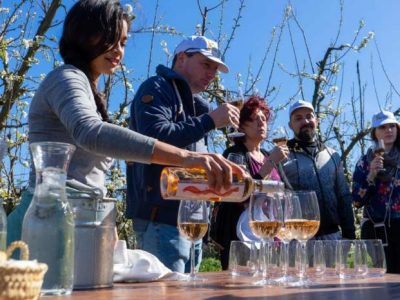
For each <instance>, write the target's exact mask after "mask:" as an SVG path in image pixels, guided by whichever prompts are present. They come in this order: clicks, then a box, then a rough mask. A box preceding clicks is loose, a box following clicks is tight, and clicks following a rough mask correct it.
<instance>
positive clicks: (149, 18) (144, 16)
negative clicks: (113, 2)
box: [126, 0, 400, 123]
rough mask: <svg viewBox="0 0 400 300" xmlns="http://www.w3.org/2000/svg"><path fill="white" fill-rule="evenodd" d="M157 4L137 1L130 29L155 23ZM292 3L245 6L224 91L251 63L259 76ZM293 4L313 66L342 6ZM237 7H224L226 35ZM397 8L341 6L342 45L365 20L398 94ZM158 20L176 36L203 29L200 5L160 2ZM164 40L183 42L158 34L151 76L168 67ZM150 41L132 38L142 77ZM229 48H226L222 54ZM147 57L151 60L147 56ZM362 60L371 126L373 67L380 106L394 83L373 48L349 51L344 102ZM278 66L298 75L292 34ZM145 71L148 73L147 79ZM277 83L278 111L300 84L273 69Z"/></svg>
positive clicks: (212, 23) (388, 3) (211, 0)
mask: <svg viewBox="0 0 400 300" xmlns="http://www.w3.org/2000/svg"><path fill="white" fill-rule="evenodd" d="M200 3H201V5H202V7H203V8H204V7H205V6H207V7H208V8H210V7H213V6H215V5H216V4H218V3H219V1H217V0H206V1H204V0H203V1H200ZM155 4H156V1H139V3H138V5H137V7H136V9H135V12H136V14H137V19H136V20H135V23H134V25H133V29H135V28H139V27H140V26H144V25H146V24H147V25H148V24H151V23H152V22H153V18H154V10H155ZM287 4H288V1H277V0H275V1H264V0H249V1H247V2H246V3H245V5H246V7H245V8H244V9H243V16H242V19H241V21H240V24H241V25H240V27H239V29H238V31H237V33H236V38H235V40H234V42H233V44H232V47H231V48H230V49H229V50H228V52H227V55H226V57H225V59H226V62H227V63H228V65H229V66H230V69H231V72H230V74H228V75H223V76H222V78H223V80H224V84H225V85H226V86H228V87H229V88H232V89H235V88H236V80H235V77H236V74H237V73H241V74H242V77H245V76H246V73H247V69H248V66H249V60H250V57H251V62H252V63H251V65H252V66H253V69H256V68H257V66H258V65H259V64H260V62H261V58H262V56H263V54H264V51H265V49H266V45H267V43H268V41H269V38H270V33H271V30H272V28H273V27H274V26H276V25H279V24H280V22H281V20H282V14H283V11H284V9H285V7H286V5H287ZM291 5H292V7H293V9H294V11H295V13H296V15H297V18H298V20H299V22H300V24H301V25H302V27H303V29H304V31H305V34H306V37H307V41H308V45H309V48H310V52H311V57H312V60H313V62H314V66H315V62H316V61H318V60H320V59H321V58H322V56H323V54H324V53H325V50H326V49H327V47H328V46H329V44H330V43H331V42H332V41H333V40H334V38H335V37H336V34H337V30H338V24H339V16H340V9H339V7H340V5H339V1H335V0H320V1H317V0H292V1H291ZM238 6H239V1H236V0H230V1H228V2H227V5H226V7H227V9H226V12H225V19H224V27H223V28H224V32H225V33H229V32H230V29H231V27H232V19H233V17H234V16H235V13H236V11H237V8H238ZM399 11H400V1H397V0H380V1H378V0H344V9H343V27H342V29H341V34H340V36H339V40H338V45H340V44H347V43H351V41H352V39H353V37H354V32H355V31H356V30H357V28H358V25H359V22H360V20H364V22H365V26H364V28H363V30H362V32H361V35H360V36H361V37H364V36H366V35H367V34H368V32H369V31H373V32H375V39H376V41H377V43H378V46H379V49H380V52H381V55H382V59H383V62H384V64H385V67H386V71H387V73H388V75H389V77H390V78H391V80H392V81H393V83H394V85H395V87H396V88H397V89H398V90H400V83H399V80H398V75H397V74H398V69H399V67H400V63H399V59H398V49H400V40H399V31H398V28H400V24H399V23H400V20H399V19H400V18H399V14H398V12H399ZM158 16H159V19H160V23H161V24H162V25H169V26H174V27H175V28H176V30H177V31H178V32H182V33H184V34H185V35H190V34H193V33H194V32H195V26H196V24H199V23H200V22H201V17H200V14H199V9H198V6H197V1H195V0H169V1H160V3H159V8H158ZM219 17H220V16H219V11H218V10H214V11H211V12H210V13H209V24H208V31H207V32H206V35H208V36H209V37H214V38H217V37H218V19H219ZM291 28H292V32H293V36H294V39H295V41H296V49H297V52H298V53H297V55H298V59H299V61H300V63H302V62H303V61H304V59H306V54H305V51H304V49H305V48H304V44H303V43H302V42H301V35H300V34H299V31H298V30H296V29H295V26H294V25H292V27H291ZM161 40H165V41H166V42H167V44H168V47H169V49H170V51H171V52H172V51H173V48H174V47H175V46H176V45H177V43H178V42H179V41H180V37H176V36H175V37H174V36H165V35H156V36H155V41H156V42H155V48H154V50H153V51H154V57H153V64H152V70H153V72H154V69H155V66H156V64H157V63H160V62H162V63H165V62H166V56H165V54H164V53H163V51H162V49H161V47H160V46H159V45H160V42H161ZM149 44H150V40H149V34H136V35H134V36H133V37H132V39H131V42H130V47H129V48H128V49H127V53H126V62H127V64H128V65H131V66H133V68H134V69H135V70H136V72H137V74H146V72H147V60H146V59H143V58H146V57H148V55H147V53H148V51H149ZM224 46H225V44H224V41H223V42H222V47H224ZM146 51H147V53H146ZM357 60H359V63H360V69H361V80H362V82H363V84H365V85H366V87H365V99H366V100H367V102H366V103H367V105H366V119H370V117H371V114H372V113H374V112H376V110H377V109H378V105H377V101H376V96H375V92H374V88H373V83H372V72H371V62H373V64H374V74H375V81H376V85H377V93H378V97H379V98H380V100H381V102H383V101H384V99H385V97H386V95H387V93H388V92H389V83H388V82H387V80H386V78H385V76H384V74H383V72H382V69H381V67H380V64H379V58H378V55H377V52H376V49H375V45H374V43H369V44H368V46H367V47H366V48H364V49H362V51H361V52H359V53H357V52H354V51H350V52H349V53H348V55H347V56H346V57H345V60H344V61H345V70H344V72H345V75H344V85H343V86H340V88H342V90H343V91H342V92H343V95H342V101H346V99H349V97H350V93H351V89H352V86H353V83H354V84H356V76H355V74H356V73H355V72H356V67H355V65H356V61H357ZM271 61H272V55H271V54H270V55H269V58H267V67H266V70H265V71H264V72H263V73H262V78H261V81H260V83H259V84H258V86H259V89H260V92H261V91H262V92H263V87H264V86H265V83H266V80H267V78H268V75H269V70H270V64H271ZM276 61H277V63H281V64H283V65H284V66H285V67H286V68H287V69H288V70H290V71H293V72H294V71H295V68H294V64H293V62H294V56H293V50H292V48H291V45H290V39H289V34H288V31H287V29H285V30H284V33H283V35H282V40H281V44H280V50H279V52H278V54H277V59H276ZM142 72H143V73H142ZM272 82H273V84H274V85H276V86H279V87H280V92H279V94H278V95H277V96H276V98H275V99H274V101H273V105H274V106H276V105H279V104H280V103H283V102H284V101H285V100H286V99H287V98H288V97H290V96H292V95H293V94H294V93H295V91H296V88H297V81H296V80H295V79H293V78H290V76H288V75H287V74H285V73H284V72H282V71H281V70H280V69H279V68H276V69H275V72H274V75H273V80H272ZM305 94H306V95H305V98H310V97H311V95H312V86H311V85H310V86H308V87H307V88H306V90H305ZM398 98H399V97H398V96H394V97H393V108H398V107H399V105H398V102H397V101H396V100H397V99H398ZM285 115H286V114H284V116H281V118H279V120H280V122H281V123H286V122H287V116H285Z"/></svg>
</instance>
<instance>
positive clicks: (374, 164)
mask: <svg viewBox="0 0 400 300" xmlns="http://www.w3.org/2000/svg"><path fill="white" fill-rule="evenodd" d="M382 169H383V157H382V156H380V155H376V156H375V157H374V159H373V160H371V163H370V164H369V174H368V179H370V180H373V179H375V177H376V175H377V174H378V172H379V171H380V170H382Z"/></svg>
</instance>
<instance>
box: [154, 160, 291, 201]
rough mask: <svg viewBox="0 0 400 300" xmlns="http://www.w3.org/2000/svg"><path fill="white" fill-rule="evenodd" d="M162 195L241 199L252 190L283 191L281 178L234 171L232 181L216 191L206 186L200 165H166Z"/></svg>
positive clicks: (202, 198)
mask: <svg viewBox="0 0 400 300" xmlns="http://www.w3.org/2000/svg"><path fill="white" fill-rule="evenodd" d="M160 188H161V196H162V197H163V198H164V199H167V200H205V201H223V202H242V201H244V200H246V199H247V198H248V197H249V196H250V195H251V194H252V193H253V192H255V191H258V192H263V193H267V194H273V193H276V192H282V191H283V190H284V184H283V182H281V181H273V180H256V179H252V178H251V177H243V176H241V175H240V174H235V173H234V174H233V182H232V185H231V186H230V187H229V188H228V189H227V190H226V189H224V188H223V189H221V190H220V191H216V190H214V189H211V188H210V187H209V186H208V181H207V173H206V172H205V170H204V169H199V168H191V169H189V168H178V167H165V168H164V169H163V170H162V172H161V177H160Z"/></svg>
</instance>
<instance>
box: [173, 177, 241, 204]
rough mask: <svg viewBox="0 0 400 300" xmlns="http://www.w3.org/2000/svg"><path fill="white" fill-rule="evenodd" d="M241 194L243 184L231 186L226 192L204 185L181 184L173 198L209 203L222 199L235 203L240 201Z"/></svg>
mask: <svg viewBox="0 0 400 300" xmlns="http://www.w3.org/2000/svg"><path fill="white" fill-rule="evenodd" d="M243 194H244V184H232V185H231V186H230V188H229V189H228V190H225V189H221V190H220V191H215V190H214V189H211V188H210V187H209V186H208V185H207V184H204V183H193V182H191V183H185V182H181V183H180V184H179V185H178V189H177V191H176V194H175V197H174V198H176V199H185V200H186V199H187V200H203V199H206V200H209V201H220V200H221V199H222V198H223V199H224V201H231V202H236V201H240V200H241V199H242V197H243Z"/></svg>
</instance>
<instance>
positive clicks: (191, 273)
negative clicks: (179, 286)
mask: <svg viewBox="0 0 400 300" xmlns="http://www.w3.org/2000/svg"><path fill="white" fill-rule="evenodd" d="M194 258H195V257H194V242H192V244H191V245H190V277H191V278H194V277H195V269H194V268H195V261H194Z"/></svg>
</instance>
